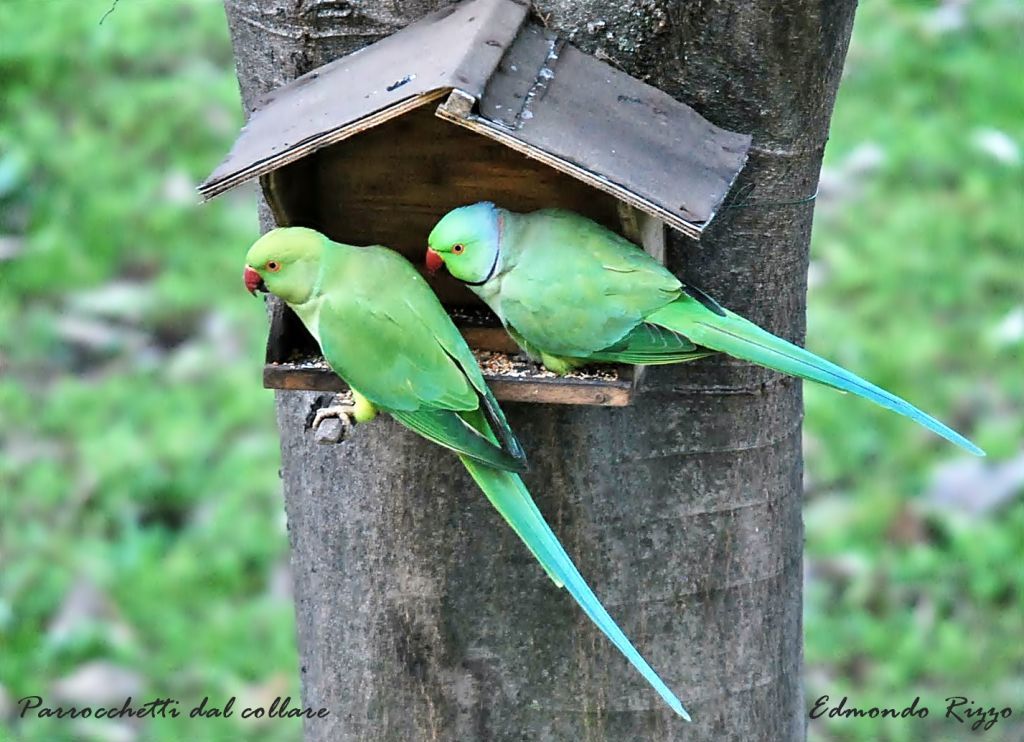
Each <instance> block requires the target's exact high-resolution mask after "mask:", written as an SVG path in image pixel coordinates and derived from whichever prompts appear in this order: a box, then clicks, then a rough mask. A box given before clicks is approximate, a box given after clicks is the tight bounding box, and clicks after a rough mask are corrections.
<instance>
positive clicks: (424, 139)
mask: <svg viewBox="0 0 1024 742" xmlns="http://www.w3.org/2000/svg"><path fill="white" fill-rule="evenodd" d="M749 144H750V138H749V137H748V136H744V135H739V134H735V133H732V132H728V131H726V130H724V129H720V128H718V127H716V126H714V125H712V124H711V123H709V122H708V121H706V120H705V119H703V118H702V117H701V116H700V115H698V114H697V113H696V112H695V111H693V110H692V109H691V108H689V107H688V106H686V105H685V104H683V103H680V102H678V101H676V100H674V99H673V98H671V97H670V96H668V95H667V94H665V93H663V92H661V91H659V90H657V89H656V88H653V87H651V86H649V85H647V84H645V83H643V82H641V81H639V80H636V79H634V78H632V77H629V76H628V75H626V74H624V73H622V72H620V71H618V70H615V69H614V68H612V67H610V66H608V65H606V64H604V63H602V62H600V61H599V60H597V59H594V58H593V57H590V56H588V55H586V54H584V53H583V52H581V51H579V50H577V49H575V48H574V47H572V46H571V45H568V44H566V43H565V42H564V41H563V40H561V39H559V38H557V37H556V36H554V35H553V34H551V33H550V32H548V31H547V30H546V29H544V28H543V27H542V26H541V25H539V24H537V23H535V22H533V21H532V20H531V19H530V16H529V6H528V5H527V4H524V3H521V2H517V0H471V1H470V2H464V3H461V4H458V5H453V6H449V7H447V8H444V9H442V10H440V11H438V12H436V13H433V14H431V15H428V16H426V17H425V18H423V19H421V20H420V21H418V22H417V23H414V24H412V25H411V26H409V27H407V28H405V29H403V30H401V31H399V32H397V33H395V34H393V35H391V36H389V37H387V38H385V39H382V40H381V41H379V42H377V43H376V44H373V45H371V46H368V47H366V48H365V49H362V50H360V51H358V52H355V53H354V54H350V55H348V56H346V57H342V58H340V59H337V60H335V61H333V62H330V63H328V64H326V65H324V66H323V67H320V68H318V69H316V70H313V71H311V72H309V73H307V74H306V75H303V76H302V77H300V78H298V79H296V80H294V81H293V82H291V83H288V84H287V85H284V86H282V87H281V88H279V89H277V90H275V91H273V92H271V93H270V94H269V95H268V96H266V97H265V98H264V99H263V100H262V101H261V102H260V103H259V105H258V106H257V109H256V110H255V111H254V112H253V113H252V115H251V117H250V119H249V121H248V123H247V124H246V126H245V127H244V128H243V130H242V132H241V134H240V135H239V137H238V139H237V141H236V142H235V145H234V147H233V148H232V150H231V153H230V154H229V155H228V156H227V158H226V159H225V160H224V161H223V162H222V163H221V164H220V165H219V166H218V167H217V169H216V170H215V171H214V172H213V173H212V174H211V175H210V177H209V178H208V179H207V180H206V181H205V182H204V183H203V184H202V185H201V186H200V188H199V190H200V192H201V194H202V195H203V196H204V197H205V198H212V197H213V196H216V195H217V194H219V193H222V192H224V191H225V190H228V189H229V188H232V187H234V186H236V185H238V184H240V183H243V182H246V181H248V180H251V179H254V178H259V180H260V184H261V186H262V189H263V193H264V196H265V198H266V200H267V202H268V204H269V205H270V208H271V210H272V212H273V214H274V218H275V220H276V221H277V223H278V224H279V225H281V226H305V227H311V228H313V229H317V230H319V231H321V232H323V233H324V234H326V235H328V236H329V237H331V238H332V239H334V240H337V241H339V242H346V243H349V244H354V245H370V244H383V245H387V246H388V247H390V248H392V249H394V250H397V251H398V252H400V253H402V254H403V255H405V256H406V257H407V258H409V259H410V260H411V261H412V262H413V263H414V264H415V265H418V266H420V265H422V261H423V256H424V253H425V250H426V241H427V235H428V234H429V233H430V230H431V229H432V228H433V226H434V224H436V222H437V221H438V220H439V219H440V218H441V217H442V216H444V214H446V213H447V212H448V211H450V210H451V209H453V208H456V207H458V206H464V205H466V204H470V203H475V202H477V201H493V202H494V203H496V204H497V205H499V206H502V207H504V208H508V209H511V210H513V211H532V210H535V209H539V208H549V207H561V208H566V209H571V210H573V211H576V212H579V213H581V214H584V215H585V216H588V217H590V218H592V219H594V220H596V221H598V222H600V223H601V224H603V225H604V226H606V227H608V228H610V229H612V230H614V231H616V232H618V233H619V234H622V235H623V236H625V237H627V238H629V239H631V240H632V241H633V242H635V243H636V244H638V245H641V246H642V247H643V248H644V249H645V250H647V251H648V252H649V253H650V254H651V255H653V256H654V257H655V258H657V259H658V260H661V261H662V262H663V261H664V244H665V243H664V241H665V233H664V228H665V226H666V225H668V226H670V227H672V228H674V229H677V230H679V231H680V232H683V233H684V234H686V235H689V236H690V237H694V238H697V237H699V236H700V234H701V232H702V231H703V229H704V227H705V226H706V225H707V223H708V222H709V221H710V220H711V218H712V217H713V216H714V213H715V210H716V209H717V208H718V206H719V205H720V204H721V202H722V200H723V199H724V197H725V195H726V194H727V192H728V190H729V188H730V187H731V185H732V183H733V181H734V180H735V178H736V175H737V174H738V173H739V170H740V169H741V168H742V166H743V164H744V162H745V160H746V153H747V149H748V147H749ZM425 277H426V278H427V280H428V281H429V282H430V284H431V285H432V287H433V288H434V290H435V291H436V292H437V294H438V296H439V297H440V299H441V301H442V303H443V304H444V305H445V306H446V308H447V309H448V310H449V311H450V312H451V314H452V316H453V319H454V320H455V323H456V325H457V326H458V327H459V329H460V330H461V331H462V333H463V335H464V336H465V337H466V340H467V342H468V343H469V345H470V347H471V348H472V349H473V350H474V352H475V353H476V354H477V357H478V359H480V360H481V362H482V366H483V368H484V370H485V374H486V376H487V378H488V381H489V383H490V384H491V387H492V389H493V390H494V393H495V395H496V396H497V397H498V398H499V399H504V400H512V401H533V402H549V403H554V402H558V403H575V404H598V405H625V404H628V403H629V400H630V399H631V396H632V394H633V392H634V389H635V386H636V383H637V381H638V379H639V377H640V373H639V370H640V369H638V368H635V367H631V366H622V365H619V366H601V367H595V368H594V369H584V370H582V371H581V372H579V373H577V374H574V375H571V376H567V377H558V376H555V375H554V374H551V373H550V372H547V371H545V370H544V369H542V368H540V367H539V366H537V365H536V364H533V363H530V362H527V361H526V360H525V359H522V358H521V357H518V355H517V353H516V346H515V344H514V343H513V341H512V339H511V338H510V337H509V336H508V334H507V333H506V332H505V331H504V330H503V329H502V327H501V325H500V323H499V322H498V320H497V318H496V317H495V316H494V315H493V314H491V313H490V311H489V310H488V309H487V308H486V307H485V306H484V305H483V304H482V302H481V301H480V300H479V299H478V298H477V297H476V296H475V295H474V294H472V293H471V292H470V291H468V290H467V289H466V288H465V287H464V286H462V285H461V284H460V283H459V282H458V281H456V280H454V279H453V278H451V276H449V275H448V274H447V273H440V274H438V275H435V276H425ZM275 301H276V300H275ZM264 383H265V385H266V386H268V387H271V388H277V389H314V390H324V391H331V390H340V389H342V388H343V384H342V382H341V381H340V380H339V379H338V378H337V377H336V376H334V374H333V373H332V372H331V371H330V369H329V368H328V367H327V365H326V363H325V362H324V361H323V359H322V358H321V357H320V355H319V351H318V349H317V346H316V343H315V342H314V340H313V339H312V337H310V336H309V334H308V333H307V332H306V330H305V328H304V327H303V326H302V324H301V322H299V320H298V318H296V317H295V316H294V315H293V314H292V313H291V311H290V310H288V309H287V307H285V306H284V305H283V304H281V303H279V302H278V303H276V304H275V305H274V307H273V311H272V312H271V328H270V337H269V341H268V345H267V358H266V366H265V369H264Z"/></svg>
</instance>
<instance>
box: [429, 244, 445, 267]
mask: <svg viewBox="0 0 1024 742" xmlns="http://www.w3.org/2000/svg"><path fill="white" fill-rule="evenodd" d="M426 264H427V272H428V273H437V271H438V270H439V269H440V268H441V266H442V265H444V260H442V259H441V256H440V255H438V254H437V253H436V252H434V251H433V250H431V249H430V248H429V247H428V248H427V258H426Z"/></svg>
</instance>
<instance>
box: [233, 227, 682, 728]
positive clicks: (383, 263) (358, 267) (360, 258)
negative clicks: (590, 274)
mask: <svg viewBox="0 0 1024 742" xmlns="http://www.w3.org/2000/svg"><path fill="white" fill-rule="evenodd" d="M243 278H244V281H245V285H246V288H248V289H249V291H250V292H252V293H255V292H256V291H267V292H270V293H273V294H275V295H277V296H278V297H280V298H281V299H283V300H284V301H285V302H287V304H288V306H289V307H291V308H292V309H293V310H294V311H295V313H296V314H297V315H298V316H299V318H300V319H301V320H302V322H303V324H304V325H305V326H306V329H307V330H309V332H310V334H311V335H312V336H313V337H314V338H316V340H317V342H318V343H319V344H320V348H321V350H322V351H323V354H324V358H325V359H326V360H327V362H328V363H329V364H330V366H331V368H332V369H333V370H334V371H335V372H336V373H337V374H338V375H339V376H340V377H341V378H342V379H344V380H345V381H346V382H347V383H348V384H349V386H350V387H351V388H352V392H353V395H354V398H355V404H354V405H353V406H352V409H351V410H350V415H351V417H352V418H353V419H354V421H356V422H364V421H367V420H369V419H372V418H373V417H374V416H375V415H376V412H377V411H378V410H382V411H384V412H387V413H389V414H390V415H392V416H393V417H394V418H395V419H396V420H398V422H400V423H401V424H402V425H405V426H406V427H408V428H411V429H412V430H414V431H415V432H417V433H419V434H420V435H422V436H424V437H425V438H427V439H429V440H431V441H433V442H435V443H437V444H439V445H441V446H444V447H446V448H449V449H451V450H452V451H454V452H455V453H457V454H458V456H459V458H460V459H461V460H462V463H463V465H464V466H465V467H466V469H468V470H469V473H470V475H471V476H472V477H473V479H474V480H475V481H476V483H477V484H478V485H479V486H480V489H482V490H483V491H484V494H485V495H486V496H487V498H488V499H489V500H490V501H491V503H492V504H493V505H494V507H495V508H497V510H498V512H499V513H500V514H501V516H502V517H503V518H504V519H505V520H506V521H507V522H508V524H509V525H510V526H512V530H514V531H515V532H516V534H517V535H518V536H519V537H520V538H521V539H522V540H523V542H524V543H525V544H526V546H527V548H528V549H529V550H530V551H531V552H532V553H533V555H534V556H535V557H536V558H537V561H539V562H540V563H541V566H543V568H544V569H545V571H546V572H547V574H548V576H549V577H550V578H551V579H552V580H553V581H554V583H555V584H556V585H558V586H559V587H563V586H564V587H565V588H566V589H567V590H568V591H569V593H570V594H571V595H572V596H573V598H575V599H576V601H577V602H578V603H579V605H580V607H581V608H582V609H583V611H584V612H585V613H586V614H587V615H588V616H589V617H590V619H591V620H592V621H593V622H594V623H595V624H597V626H598V628H600V629H601V631H603V632H604V633H605V635H606V636H607V637H608V638H609V639H610V640H611V641H612V643H613V644H614V645H615V646H616V647H618V649H619V650H620V651H621V652H622V653H623V654H624V655H625V656H626V658H627V659H628V660H629V661H630V662H631V663H632V664H633V666H634V667H636V669H637V670H639V671H640V673H641V674H642V675H643V676H644V678H645V679H646V680H647V681H648V682H649V683H650V684H651V685H652V686H653V687H654V689H655V690H656V691H657V692H658V693H659V694H660V695H661V697H662V698H663V699H664V700H665V701H666V702H667V703H668V705H669V706H671V707H672V709H673V710H674V711H675V712H676V713H677V714H679V715H680V716H682V717H683V718H685V719H687V720H689V716H688V715H687V713H686V711H685V710H684V709H683V706H682V704H681V703H680V702H679V699H678V698H676V697H675V695H674V694H673V693H672V691H670V690H669V689H668V687H667V686H666V685H665V683H664V682H663V681H662V680H661V678H660V677H658V675H657V673H655V672H654V670H652V669H651V666H650V665H648V664H647V661H646V660H644V658H643V657H641V656H640V653H639V652H637V650H636V649H635V648H634V647H633V645H632V644H631V643H630V641H629V639H627V638H626V636H625V634H623V632H622V630H621V629H620V628H619V627H618V625H617V624H616V623H615V621H614V620H612V618H611V616H609V615H608V612H607V611H606V610H605V609H604V606H602V605H601V603H600V601H598V599H597V597H596V596H595V595H594V593H593V591H592V590H591V589H590V587H588V585H587V583H586V582H585V581H584V579H583V577H582V576H580V573H579V571H578V570H577V569H576V566H575V565H574V564H573V562H572V560H571V559H570V558H569V555H568V554H566V552H565V549H563V548H562V545H561V544H560V543H559V542H558V538H557V537H556V536H555V534H554V533H553V532H552V530H551V528H549V527H548V525H547V523H546V522H545V521H544V518H543V516H542V515H541V513H540V511H539V510H538V509H537V506H536V505H535V504H534V502H533V499H532V498H531V497H530V493H529V492H528V491H527V489H526V486H525V485H524V484H523V482H522V480H521V479H520V478H519V475H518V473H517V472H518V471H520V470H521V469H522V467H523V463H524V455H523V452H522V449H521V447H520V445H519V442H518V441H517V440H516V437H515V435H514V434H513V433H512V430H511V429H510V428H509V426H508V423H507V422H506V420H505V416H504V414H503V413H502V411H501V408H500V407H499V406H498V404H497V402H496V401H495V399H494V397H493V395H492V394H491V392H490V390H489V389H488V388H487V385H486V383H485V382H484V378H483V375H482V374H481V372H480V369H479V367H478V366H477V363H476V359H475V358H474V357H473V354H472V352H471V351H470V349H469V347H468V346H467V345H466V343H465V340H463V338H462V336H461V335H460V334H459V331H458V330H457V329H456V328H455V325H454V324H452V321H451V319H450V318H449V317H448V315H447V313H446V312H445V310H444V308H443V307H442V306H441V304H440V302H439V301H438V300H437V297H436V296H435V295H434V293H433V291H432V290H431V289H430V287H429V286H428V285H427V282H426V281H425V280H424V279H423V278H422V276H420V275H419V273H418V272H417V271H416V269H415V268H413V266H412V265H411V264H410V263H409V262H408V261H407V260H406V259H405V258H403V257H402V256H401V255H399V254H398V253H396V252H394V251H392V250H389V249H387V248H384V247H379V246H375V247H353V246H351V245H343V244H339V243H336V242H332V241H331V240H329V239H328V238H327V237H325V236H324V235H322V234H320V233H318V232H315V231H313V230H311V229H304V228H301V227H289V228H284V229H275V230H273V231H272V232H268V233H267V234H266V235H264V236H263V237H261V238H260V239H259V240H257V242H256V243H255V244H254V245H253V246H252V247H251V248H250V249H249V253H248V255H247V256H246V267H245V272H244V276H243Z"/></svg>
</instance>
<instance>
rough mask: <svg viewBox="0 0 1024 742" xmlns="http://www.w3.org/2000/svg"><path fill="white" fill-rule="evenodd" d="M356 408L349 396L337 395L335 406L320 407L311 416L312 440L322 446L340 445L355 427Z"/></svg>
mask: <svg viewBox="0 0 1024 742" xmlns="http://www.w3.org/2000/svg"><path fill="white" fill-rule="evenodd" d="M355 411H356V406H355V403H354V402H353V400H352V397H351V396H349V395H341V394H340V395H338V400H337V404H333V405H331V406H330V407H321V408H320V409H318V410H317V411H316V413H315V414H314V415H313V421H312V422H311V423H310V426H309V427H310V428H312V430H313V439H314V440H315V441H316V442H317V443H320V444H322V445H329V444H331V443H341V442H342V441H343V440H345V438H347V437H348V436H349V434H350V433H351V432H352V428H353V427H355V424H356V418H355Z"/></svg>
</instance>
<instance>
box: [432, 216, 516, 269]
mask: <svg viewBox="0 0 1024 742" xmlns="http://www.w3.org/2000/svg"><path fill="white" fill-rule="evenodd" d="M501 222H502V216H501V212H500V211H499V210H498V209H497V207H495V205H494V204H492V203H491V202H490V201H481V202H480V203H475V204H473V205H472V206H462V207H460V208H458V209H454V210H452V211H449V212H448V213H447V214H445V215H444V216H443V217H442V218H441V221H439V222H438V223H437V225H436V226H435V227H434V229H433V231H431V233H430V237H428V238H427V245H428V246H427V257H426V264H427V270H428V271H430V272H431V273H433V272H434V271H436V270H438V269H439V268H440V267H441V266H442V265H444V266H447V268H448V272H449V273H451V274H452V276H454V277H455V278H457V279H458V280H460V281H463V282H465V283H470V284H480V283H484V282H486V281H487V280H489V279H490V278H491V276H492V275H493V274H494V271H495V269H496V268H497V266H498V252H499V248H500V245H501V228H502V224H501Z"/></svg>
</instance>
